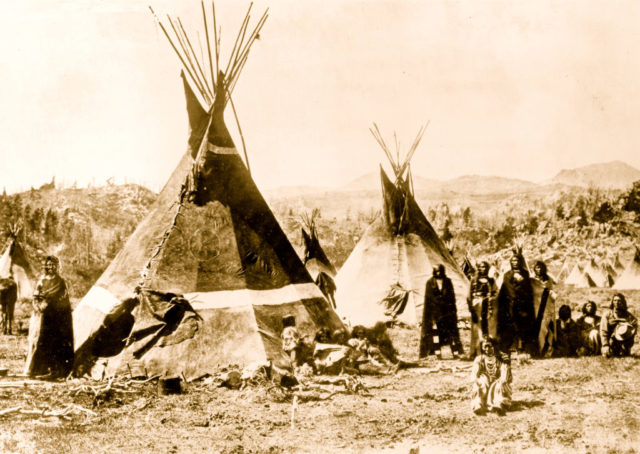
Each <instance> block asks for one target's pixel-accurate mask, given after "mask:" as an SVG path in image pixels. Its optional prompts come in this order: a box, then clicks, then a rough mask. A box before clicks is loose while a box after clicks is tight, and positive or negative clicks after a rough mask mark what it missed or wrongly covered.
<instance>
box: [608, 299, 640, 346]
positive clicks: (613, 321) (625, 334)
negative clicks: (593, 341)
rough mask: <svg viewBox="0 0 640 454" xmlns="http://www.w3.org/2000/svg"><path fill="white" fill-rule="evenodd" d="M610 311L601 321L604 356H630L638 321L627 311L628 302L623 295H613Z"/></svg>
mask: <svg viewBox="0 0 640 454" xmlns="http://www.w3.org/2000/svg"><path fill="white" fill-rule="evenodd" d="M609 309H610V310H609V311H608V312H607V313H605V314H604V316H603V317H602V320H600V337H601V339H602V356H604V357H606V358H609V357H611V356H629V355H630V354H631V347H633V341H634V340H635V336H636V331H637V330H638V320H637V319H636V318H635V317H634V316H633V315H631V313H630V312H629V310H628V309H627V300H626V299H625V297H624V295H623V294H622V293H616V294H615V295H613V298H612V299H611V305H610V306H609Z"/></svg>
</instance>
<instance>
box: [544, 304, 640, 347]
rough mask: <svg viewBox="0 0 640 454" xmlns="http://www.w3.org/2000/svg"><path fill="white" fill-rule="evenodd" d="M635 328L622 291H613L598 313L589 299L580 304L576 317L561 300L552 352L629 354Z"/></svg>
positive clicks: (636, 328) (633, 317)
mask: <svg viewBox="0 0 640 454" xmlns="http://www.w3.org/2000/svg"><path fill="white" fill-rule="evenodd" d="M637 330H638V320H637V319H636V317H635V316H634V315H633V314H631V312H629V309H628V306H627V300H626V298H625V296H624V295H623V294H622V293H616V294H615V295H613V298H612V299H611V303H610V304H609V310H608V311H607V312H606V313H605V314H604V316H602V317H601V316H600V315H598V307H597V306H596V303H594V302H593V301H588V302H587V303H585V304H584V305H583V306H582V315H581V316H580V317H579V318H578V319H577V320H573V318H572V317H571V308H570V307H569V306H568V305H566V304H564V305H562V306H561V307H560V309H559V310H558V320H557V321H556V342H555V345H554V356H578V355H579V356H589V355H599V354H602V356H604V357H607V358H608V357H611V356H629V355H630V354H631V347H633V344H634V340H635V335H636V332H637Z"/></svg>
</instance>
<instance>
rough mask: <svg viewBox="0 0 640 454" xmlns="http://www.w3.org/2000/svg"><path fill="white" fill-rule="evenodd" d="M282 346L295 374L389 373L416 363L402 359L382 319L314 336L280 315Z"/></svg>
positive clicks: (322, 332) (291, 319) (323, 331)
mask: <svg viewBox="0 0 640 454" xmlns="http://www.w3.org/2000/svg"><path fill="white" fill-rule="evenodd" d="M283 326H284V329H283V330H282V334H281V338H282V349H283V350H284V352H285V353H286V354H287V355H288V356H289V360H290V362H291V365H292V366H293V371H294V375H295V376H296V377H300V376H304V375H308V374H315V373H319V374H340V373H343V372H346V373H358V374H389V373H395V372H397V371H398V369H400V368H406V367H411V366H415V365H416V363H412V362H408V361H404V360H402V359H401V358H400V357H399V356H398V352H397V350H396V349H395V347H394V346H393V343H392V342H391V338H390V337H389V334H388V332H387V326H386V324H385V323H384V322H379V323H376V325H374V326H373V327H372V328H365V327H364V326H362V325H356V326H354V327H353V328H352V329H351V332H349V331H347V330H342V329H341V330H337V331H335V332H329V331H328V330H321V331H320V332H318V333H317V334H316V336H315V338H314V339H305V338H303V337H302V336H301V335H300V333H299V331H298V328H297V327H296V324H295V318H294V317H293V316H287V317H284V318H283Z"/></svg>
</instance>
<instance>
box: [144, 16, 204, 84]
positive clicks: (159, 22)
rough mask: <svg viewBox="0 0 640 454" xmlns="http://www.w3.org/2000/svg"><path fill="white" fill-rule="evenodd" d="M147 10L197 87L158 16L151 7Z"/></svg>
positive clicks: (194, 79) (193, 77)
mask: <svg viewBox="0 0 640 454" xmlns="http://www.w3.org/2000/svg"><path fill="white" fill-rule="evenodd" d="M149 10H150V11H151V14H153V17H154V18H155V20H156V22H157V23H158V25H160V29H161V30H162V32H163V33H164V36H165V37H166V38H167V41H169V44H171V48H172V49H173V50H174V52H175V53H176V55H177V56H178V58H179V59H180V62H181V63H182V66H183V67H184V69H185V71H186V73H187V75H188V76H189V77H190V78H191V80H192V81H193V83H194V84H196V86H198V83H197V82H196V78H195V76H194V75H193V73H191V70H190V69H189V66H188V65H187V63H186V62H185V61H184V58H183V57H182V54H181V53H180V52H179V51H178V48H177V47H176V46H175V44H174V43H173V40H172V39H171V37H170V36H169V33H168V32H167V29H166V28H165V27H164V25H163V23H162V22H161V21H160V19H159V18H158V16H156V13H155V11H153V8H152V7H151V6H149ZM198 91H200V89H198ZM201 94H202V93H201Z"/></svg>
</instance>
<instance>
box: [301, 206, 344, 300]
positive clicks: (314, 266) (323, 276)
mask: <svg viewBox="0 0 640 454" xmlns="http://www.w3.org/2000/svg"><path fill="white" fill-rule="evenodd" d="M319 215H320V210H318V209H317V208H316V209H314V210H312V211H311V214H310V215H305V216H303V223H304V226H305V227H306V230H305V227H303V228H302V239H303V240H304V266H305V268H306V269H307V271H308V272H309V274H310V275H311V278H312V279H313V280H314V282H315V283H316V284H317V285H318V287H319V288H320V290H321V291H322V293H323V294H324V296H325V297H326V298H327V300H329V302H330V303H331V305H332V306H333V307H334V308H335V307H336V300H335V293H336V283H335V280H334V279H335V277H336V269H335V267H334V266H333V264H332V263H331V260H329V257H327V254H326V253H325V252H324V249H322V246H321V245H320V240H319V239H318V232H317V228H316V221H317V219H318V217H319Z"/></svg>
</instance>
